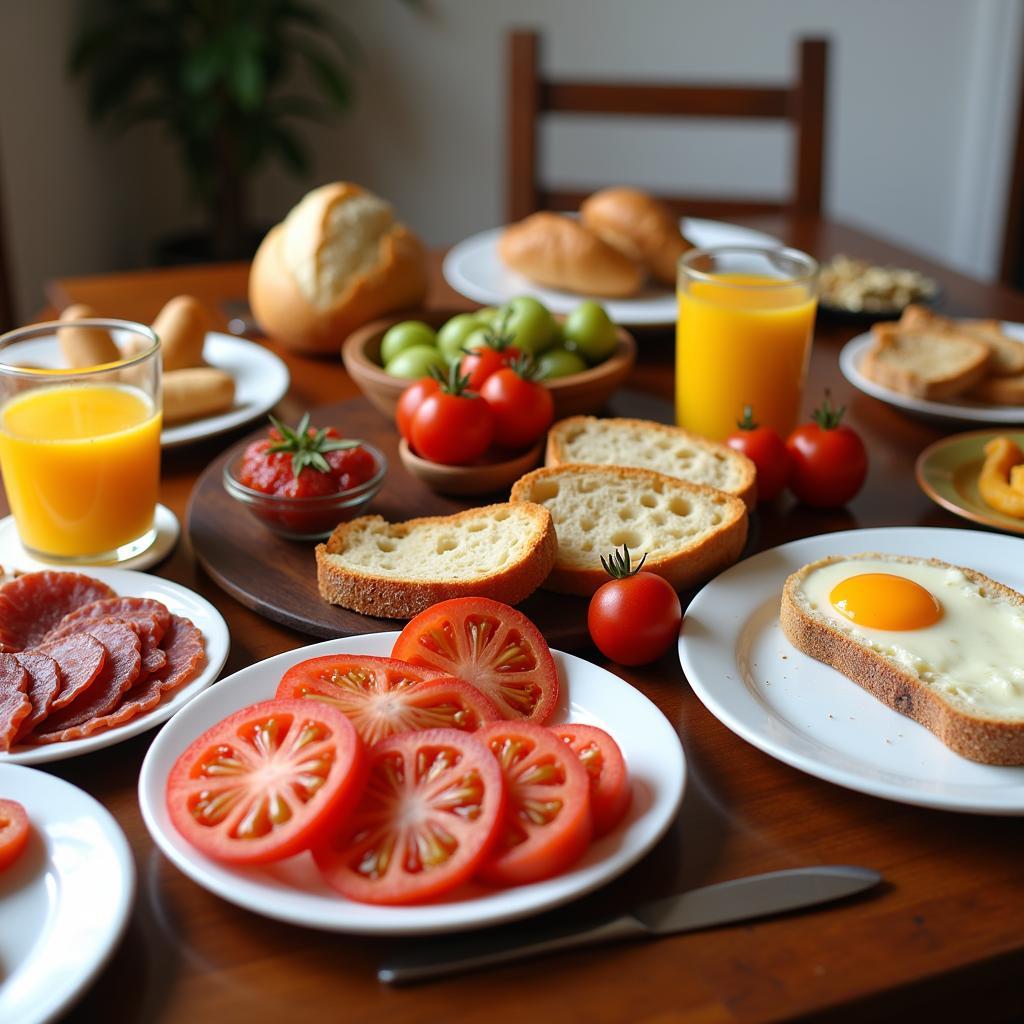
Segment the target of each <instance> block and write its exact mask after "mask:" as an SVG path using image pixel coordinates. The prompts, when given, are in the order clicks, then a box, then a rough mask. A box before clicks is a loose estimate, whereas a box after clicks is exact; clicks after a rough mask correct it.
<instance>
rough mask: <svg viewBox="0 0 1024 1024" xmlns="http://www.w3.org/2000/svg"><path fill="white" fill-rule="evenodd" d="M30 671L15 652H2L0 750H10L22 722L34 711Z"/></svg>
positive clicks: (0, 668) (0, 662) (0, 659)
mask: <svg viewBox="0 0 1024 1024" xmlns="http://www.w3.org/2000/svg"><path fill="white" fill-rule="evenodd" d="M27 690H28V673H27V672H26V671H25V669H24V668H22V666H21V663H20V662H19V661H18V660H17V658H15V657H14V655H13V654H0V750H10V749H11V744H12V743H13V742H14V737H15V736H16V735H17V732H18V729H19V728H20V726H21V723H22V722H23V721H24V720H25V718H26V717H27V716H28V715H29V714H30V712H31V711H32V701H30V700H29V698H28V694H27V692H26V691H27Z"/></svg>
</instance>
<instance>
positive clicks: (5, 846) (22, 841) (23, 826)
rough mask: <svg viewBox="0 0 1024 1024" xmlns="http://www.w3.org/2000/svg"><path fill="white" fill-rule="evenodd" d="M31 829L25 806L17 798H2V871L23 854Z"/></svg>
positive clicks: (0, 867) (0, 850)
mask: <svg viewBox="0 0 1024 1024" xmlns="http://www.w3.org/2000/svg"><path fill="white" fill-rule="evenodd" d="M31 831H32V828H31V826H30V825H29V822H28V815H27V814H26V813H25V808H24V807H22V806H21V804H19V803H18V801H17V800H3V799H0V871H3V870H4V868H8V867H10V866H11V865H12V864H13V863H14V862H15V861H16V860H17V859H18V858H19V857H20V856H21V852H22V850H24V849H25V846H26V844H27V843H28V837H29V834H30V833H31Z"/></svg>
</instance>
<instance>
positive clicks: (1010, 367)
mask: <svg viewBox="0 0 1024 1024" xmlns="http://www.w3.org/2000/svg"><path fill="white" fill-rule="evenodd" d="M900 326H901V327H905V328H907V329H908V330H912V331H925V330H927V331H932V332H937V333H943V334H958V333H959V334H965V335H966V336H968V337H970V338H974V339H975V340H976V341H981V342H984V343H985V344H986V345H988V347H989V348H990V349H991V350H992V359H991V362H990V363H989V367H988V372H989V373H990V374H991V375H992V376H994V377H1013V376H1016V375H1018V374H1022V373H1024V342H1022V341H1018V340H1017V339H1016V338H1011V337H1010V336H1009V335H1008V334H1005V333H1004V332H1003V325H1002V324H1001V323H1000V322H999V321H998V320H951V319H950V318H949V317H944V316H939V314H938V313H933V312H932V311H931V310H930V309H928V308H927V307H926V306H918V305H913V304H912V305H909V306H907V308H906V309H904V310H903V315H902V316H901V317H900Z"/></svg>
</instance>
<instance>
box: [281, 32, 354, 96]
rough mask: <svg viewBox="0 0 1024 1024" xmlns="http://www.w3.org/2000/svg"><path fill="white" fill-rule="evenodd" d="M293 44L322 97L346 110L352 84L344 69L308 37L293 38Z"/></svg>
mask: <svg viewBox="0 0 1024 1024" xmlns="http://www.w3.org/2000/svg"><path fill="white" fill-rule="evenodd" d="M294 44H295V48H296V49H297V50H298V51H299V53H300V54H301V56H302V57H303V58H304V60H305V61H306V64H307V66H308V67H309V70H310V72H311V73H312V75H313V80H314V82H315V83H316V85H317V87H318V88H319V90H320V92H321V93H322V94H323V95H324V97H325V98H326V99H327V100H329V101H330V102H331V103H333V104H334V106H335V107H337V109H338V110H347V109H348V108H349V105H350V104H351V102H352V86H351V83H350V81H349V79H348V76H347V75H346V74H345V73H344V71H342V69H341V68H340V67H339V66H338V65H337V64H335V62H334V61H333V60H332V59H331V58H330V57H329V56H328V55H327V54H326V53H325V52H324V51H323V50H322V49H321V48H320V47H319V46H317V45H316V44H315V43H312V42H310V41H309V40H308V39H295V40H294Z"/></svg>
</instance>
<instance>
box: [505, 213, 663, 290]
mask: <svg viewBox="0 0 1024 1024" xmlns="http://www.w3.org/2000/svg"><path fill="white" fill-rule="evenodd" d="M498 255H499V256H500V257H501V259H502V262H503V263H505V265H506V266H508V267H511V268H512V270H516V271H518V272H519V273H520V274H522V275H523V276H524V277H528V278H529V279H530V280H531V281H536V282H537V284H543V285H547V286H548V287H549V288H561V289H563V290H564V291H569V292H579V293H580V294H581V295H602V296H609V297H619V296H625V295H632V294H633V293H634V292H635V291H636V290H637V289H638V288H639V287H640V283H641V281H642V279H643V275H642V273H641V271H640V269H639V267H637V265H636V264H635V263H633V261H632V260H630V259H627V258H626V257H625V256H623V255H622V253H621V252H619V250H618V249H613V248H612V247H611V246H610V245H608V244H607V243H606V242H603V241H601V239H600V238H598V237H597V235H595V234H594V233H593V232H591V231H588V230H587V228H585V227H583V225H582V224H580V223H579V222H578V221H575V220H573V219H572V218H571V217H564V216H562V215H561V214H559V213H544V212H542V213H534V214H531V215H530V216H529V217H527V218H526V219H525V220H521V221H520V222H519V223H518V224H512V225H510V226H509V227H507V228H506V229H505V230H504V232H502V235H501V239H500V241H499V242H498Z"/></svg>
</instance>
